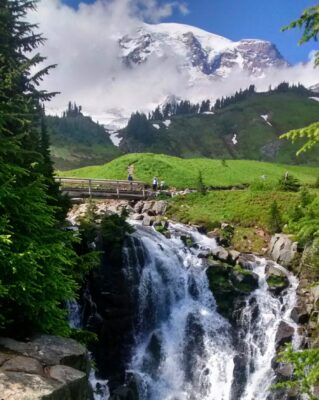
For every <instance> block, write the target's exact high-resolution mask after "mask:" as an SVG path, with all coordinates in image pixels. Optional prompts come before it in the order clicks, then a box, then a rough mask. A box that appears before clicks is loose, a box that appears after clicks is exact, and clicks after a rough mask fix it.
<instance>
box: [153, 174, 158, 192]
mask: <svg viewBox="0 0 319 400" xmlns="http://www.w3.org/2000/svg"><path fill="white" fill-rule="evenodd" d="M157 185H158V181H157V178H156V176H154V178H153V183H152V186H153V190H154V191H156V190H157Z"/></svg>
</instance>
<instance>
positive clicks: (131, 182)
mask: <svg viewBox="0 0 319 400" xmlns="http://www.w3.org/2000/svg"><path fill="white" fill-rule="evenodd" d="M127 180H128V181H129V182H130V190H131V191H132V189H133V176H132V175H131V174H128V177H127Z"/></svg>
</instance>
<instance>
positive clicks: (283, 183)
mask: <svg viewBox="0 0 319 400" xmlns="http://www.w3.org/2000/svg"><path fill="white" fill-rule="evenodd" d="M277 187H278V190H281V191H283V192H298V191H299V189H300V182H299V180H298V179H297V178H295V177H294V176H293V175H289V174H288V172H286V173H285V175H283V176H282V177H281V178H280V179H279V181H278V185H277Z"/></svg>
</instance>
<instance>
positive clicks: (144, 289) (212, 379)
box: [123, 225, 297, 400]
mask: <svg viewBox="0 0 319 400" xmlns="http://www.w3.org/2000/svg"><path fill="white" fill-rule="evenodd" d="M183 235H187V236H189V237H191V238H192V241H193V243H194V246H192V247H191V248H188V247H187V246H185V244H184V242H183V240H182V236H183ZM215 246H216V243H215V240H214V239H209V238H207V237H206V236H204V235H201V234H200V233H198V232H197V231H196V230H195V229H191V228H188V227H185V226H182V225H173V226H172V228H171V238H170V239H167V238H165V237H164V236H163V235H161V234H159V233H157V232H155V231H154V230H152V229H150V228H143V227H141V226H137V227H136V232H135V233H134V234H132V235H131V236H130V238H129V239H128V240H127V243H126V246H125V248H124V251H123V256H124V267H125V271H126V277H127V279H128V280H129V282H130V285H131V287H132V295H133V296H134V297H135V299H136V323H135V332H134V333H135V342H134V345H133V348H132V356H131V361H130V363H129V365H128V372H129V373H130V374H133V375H134V377H135V381H136V383H137V388H138V394H139V400H265V399H266V398H267V397H268V396H269V387H270V385H271V384H272V383H273V381H274V372H273V370H272V367H271V363H272V360H273V358H274V356H275V353H276V344H275V338H276V333H277V329H278V326H279V324H280V322H281V321H288V322H289V323H290V325H293V323H292V321H291V320H290V317H289V316H290V312H291V310H292V308H293V306H294V304H295V301H296V298H295V289H296V285H297V281H296V279H294V278H293V277H290V278H289V279H290V287H289V288H288V289H287V290H286V291H285V292H284V293H283V294H282V295H281V296H280V297H275V296H274V295H272V294H271V293H270V291H269V290H268V289H267V282H266V277H265V265H266V261H265V260H261V259H256V262H255V263H253V264H252V266H251V268H252V270H253V272H254V273H255V274H257V275H258V278H259V287H258V289H256V290H255V291H254V292H253V293H251V294H250V295H249V296H248V297H247V298H246V300H245V304H244V305H243V308H242V311H241V317H240V322H239V324H240V326H239V328H238V329H234V328H233V327H232V326H231V324H230V323H229V322H228V321H227V320H226V319H225V318H223V317H222V316H221V315H220V314H219V313H218V311H217V306H216V302H215V299H214V296H213V294H212V293H211V290H210V289H209V284H208V280H207V277H206V266H205V262H204V261H203V259H202V258H200V257H198V255H199V253H200V252H203V250H209V249H213V248H214V247H215ZM238 360H239V361H240V363H239V364H240V365H243V368H242V370H241V371H240V374H241V379H240V380H241V382H238V381H237V376H238V373H236V363H238ZM238 386H240V390H239V389H238ZM235 387H237V389H236V390H235V389H234V388H235ZM236 393H237V394H236ZM238 393H239V395H238Z"/></svg>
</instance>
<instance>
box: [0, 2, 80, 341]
mask: <svg viewBox="0 0 319 400" xmlns="http://www.w3.org/2000/svg"><path fill="white" fill-rule="evenodd" d="M35 5H36V1H33V0H3V1H1V3H0V76H1V79H0V329H1V330H2V332H5V333H9V334H12V335H16V334H17V332H19V333H20V334H21V335H24V334H30V333H32V332H34V331H42V332H51V333H60V334H67V332H68V326H67V321H66V311H65V310H64V309H63V307H62V305H63V302H64V301H65V300H67V299H70V298H73V297H74V295H75V294H74V291H75V288H76V282H75V280H74V267H75V261H76V255H75V253H74V251H73V247H72V236H70V233H68V232H65V231H62V230H61V229H60V223H59V221H58V220H57V213H58V210H59V206H58V199H57V198H56V193H55V190H56V188H54V184H53V182H54V180H53V168H52V164H51V161H50V156H49V150H48V148H49V142H48V138H47V134H46V130H45V126H44V125H41V119H42V118H43V110H42V106H41V104H40V102H41V101H43V100H48V99H50V98H51V97H52V95H53V94H52V93H51V94H50V93H47V92H45V91H40V90H38V85H39V83H40V81H41V80H42V79H43V77H44V75H45V74H47V73H48V72H49V70H50V69H51V68H52V66H49V67H46V68H44V69H40V68H39V67H40V64H41V63H42V62H43V60H44V58H43V57H41V56H40V55H39V54H36V55H32V54H33V52H34V50H35V49H37V47H38V46H39V45H40V44H41V43H42V42H43V38H42V36H41V35H39V34H37V33H35V30H36V26H35V25H32V24H30V23H28V22H26V21H25V18H26V15H27V13H28V12H29V11H30V10H31V9H34V8H35ZM34 68H36V69H37V70H38V71H39V72H37V73H36V74H35V75H32V74H31V69H32V70H33V69H34ZM53 203H54V205H53Z"/></svg>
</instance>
